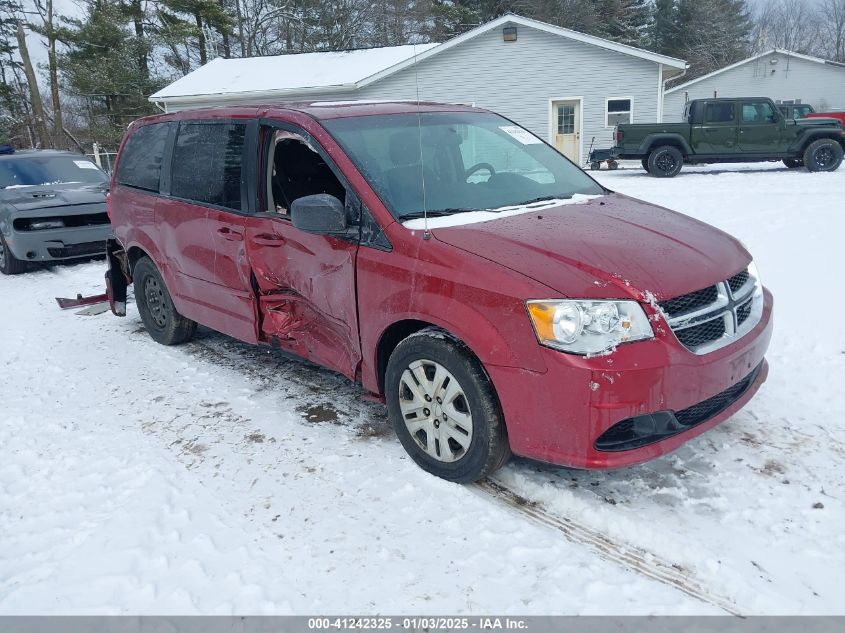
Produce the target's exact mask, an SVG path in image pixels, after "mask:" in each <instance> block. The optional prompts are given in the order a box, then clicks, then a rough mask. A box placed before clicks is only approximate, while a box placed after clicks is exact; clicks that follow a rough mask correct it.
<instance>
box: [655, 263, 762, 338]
mask: <svg viewBox="0 0 845 633" xmlns="http://www.w3.org/2000/svg"><path fill="white" fill-rule="evenodd" d="M760 290H761V289H760V286H759V283H758V282H757V280H756V279H754V278H753V277H752V276H751V274H750V273H749V272H748V270H742V271H740V272H738V273H737V274H735V275H733V276H732V277H729V278H728V279H726V280H725V281H722V282H719V283H717V284H715V285H713V286H709V287H708V288H703V289H701V290H696V291H694V292H690V293H687V294H685V295H681V296H680V297H674V298H672V299H667V300H665V301H661V302H660V303H659V304H658V305H659V307H660V309H661V310H662V311H663V313H664V315H665V316H666V320H667V322H668V323H669V327H671V328H672V331H673V332H674V333H675V336H676V337H677V338H678V340H679V341H680V342H681V344H682V345H684V347H686V348H687V349H688V350H690V351H691V352H693V353H695V354H706V353H708V352H712V351H714V350H716V349H719V348H720V347H724V346H725V345H728V344H729V343H731V342H732V341H733V340H734V339H736V338H739V337H741V336H744V335H745V334H746V333H747V332H748V331H749V330H751V328H753V327H754V325H756V324H757V322H759V320H760V317H761V316H762V311H763V305H762V293H761V292H760Z"/></svg>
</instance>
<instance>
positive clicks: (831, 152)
mask: <svg viewBox="0 0 845 633" xmlns="http://www.w3.org/2000/svg"><path fill="white" fill-rule="evenodd" d="M842 153H843V152H842V146H841V145H840V144H839V142H838V141H835V140H833V139H832V138H820V139H819V140H817V141H813V142H812V143H810V144H809V145H808V146H807V149H805V150H804V165H806V166H807V169H809V170H810V171H835V170H836V169H838V168H839V165H841V164H842Z"/></svg>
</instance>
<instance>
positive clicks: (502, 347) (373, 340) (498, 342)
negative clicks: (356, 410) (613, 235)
mask: <svg viewBox="0 0 845 633" xmlns="http://www.w3.org/2000/svg"><path fill="white" fill-rule="evenodd" d="M444 302H445V304H446V309H443V310H439V311H438V313H437V314H432V313H431V312H429V311H426V310H425V309H424V307H423V306H425V305H438V306H441V307H443V305H444ZM391 306H408V307H409V308H410V309H409V310H407V311H403V312H391ZM373 312H374V313H375V314H383V315H384V317H383V320H381V322H380V323H379V325H378V326H377V327H375V328H372V329H370V330H369V332H364V331H362V332H361V348H362V349H363V350H370V354H369V355H368V356H367V355H365V356H364V359H363V362H362V367H361V381H362V384H363V386H364V388H365V389H366V390H368V391H370V392H371V393H381V391H382V388H381V385H380V378H379V375H378V373H379V358H378V354H379V345H380V343H381V342H382V340H383V338H384V335H385V333H386V332H387V331H388V329H389V328H390V327H391V326H393V325H394V324H396V323H398V322H400V321H405V320H414V321H424V322H426V323H431V324H432V325H435V326H437V327H440V328H442V329H444V330H446V331H447V332H449V333H450V334H452V335H453V336H455V337H457V338H458V339H460V340H461V341H462V342H463V343H464V344H466V345H467V347H469V348H470V350H472V353H473V354H475V356H476V357H477V358H478V360H479V361H480V362H481V364H482V365H484V366H488V365H497V366H504V367H519V368H522V369H526V370H530V371H534V372H538V373H543V372H545V371H546V365H545V363H544V362H543V359H542V356H541V354H540V346H539V343H536V336H535V334H534V330H533V328H532V327H531V321H530V319H529V317H528V314H527V313H526V311H525V309H524V307H523V306H522V305H519V306H518V309H515V310H513V311H512V312H513V316H512V318H511V319H504V321H506V322H508V324H509V325H510V326H511V328H509V331H508V332H503V331H501V330H500V329H498V328H497V327H496V326H495V325H494V324H493V322H492V321H491V320H490V319H489V318H487V316H486V315H485V313H484V312H483V311H481V310H478V309H476V308H474V307H472V306H470V305H468V304H467V303H464V302H460V301H457V300H455V299H453V298H450V297H444V296H442V295H435V294H434V293H428V292H420V291H419V290H417V291H415V292H413V299H412V298H411V290H408V291H403V292H400V293H396V294H395V295H392V296H390V297H389V298H387V299H385V301H383V302H382V304H381V305H379V306H377V307H376V308H375V309H374V310H373ZM362 316H363V315H362ZM500 323H501V320H500ZM520 324H521V325H520ZM525 337H529V338H530V342H531V343H534V345H530V344H529V345H525V344H522V345H520V346H516V347H517V348H519V347H522V348H523V349H530V350H533V351H532V352H531V353H529V354H528V355H525V354H522V355H518V354H517V353H516V352H515V351H514V346H513V345H512V344H511V341H516V340H518V339H520V338H525Z"/></svg>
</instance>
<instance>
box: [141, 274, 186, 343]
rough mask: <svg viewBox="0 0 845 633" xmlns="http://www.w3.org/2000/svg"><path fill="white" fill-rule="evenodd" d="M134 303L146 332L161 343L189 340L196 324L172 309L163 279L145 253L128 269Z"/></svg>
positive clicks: (171, 301)
mask: <svg viewBox="0 0 845 633" xmlns="http://www.w3.org/2000/svg"><path fill="white" fill-rule="evenodd" d="M132 279H133V282H134V284H135V303H137V304H138V312H140V313H141V320H142V321H143V322H144V326H145V327H146V328H147V332H149V334H150V336H151V337H152V338H153V340H154V341H156V342H157V343H161V344H162V345H178V344H179V343H184V342H185V341H189V340H191V338H193V336H194V332H196V329H197V324H196V322H194V321H191V320H190V319H186V318H185V317H183V316H182V315H181V314H179V313H178V312H177V311H176V308H175V307H174V306H173V300H172V299H171V298H170V293H169V292H168V291H167V287H166V286H165V285H164V279H162V277H161V274H160V273H159V272H158V269H157V268H156V267H155V264H153V262H152V260H151V259H150V258H149V257H142V258H141V259H139V260H138V263H136V264H135V268H134V269H133V271H132Z"/></svg>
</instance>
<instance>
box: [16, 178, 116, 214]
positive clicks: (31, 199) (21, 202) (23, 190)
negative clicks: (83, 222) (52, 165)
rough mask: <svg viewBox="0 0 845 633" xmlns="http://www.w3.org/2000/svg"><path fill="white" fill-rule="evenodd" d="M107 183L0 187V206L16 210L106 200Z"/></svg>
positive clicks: (69, 205) (87, 203) (93, 202)
mask: <svg viewBox="0 0 845 633" xmlns="http://www.w3.org/2000/svg"><path fill="white" fill-rule="evenodd" d="M107 191H108V183H103V184H101V185H98V184H90V183H85V184H83V183H64V184H60V185H41V186H34V187H10V188H7V189H0V207H7V206H9V205H11V206H13V207H14V208H15V210H17V211H30V210H35V209H49V208H51V207H72V206H75V205H82V204H86V205H90V204H97V203H103V204H105V201H106V192H107Z"/></svg>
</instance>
